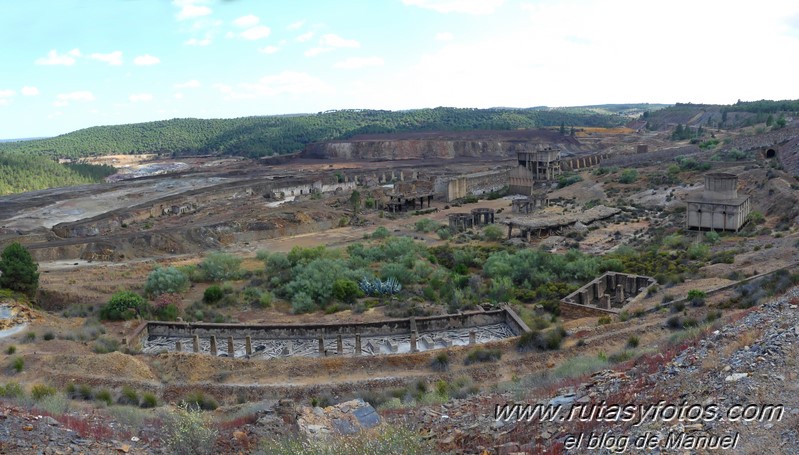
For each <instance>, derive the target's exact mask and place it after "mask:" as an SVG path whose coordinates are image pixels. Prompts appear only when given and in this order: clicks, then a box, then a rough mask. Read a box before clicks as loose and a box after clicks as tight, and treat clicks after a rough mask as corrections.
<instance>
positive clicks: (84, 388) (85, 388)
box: [77, 384, 94, 400]
mask: <svg viewBox="0 0 799 455" xmlns="http://www.w3.org/2000/svg"><path fill="white" fill-rule="evenodd" d="M77 395H78V398H81V399H83V400H91V399H92V397H93V396H94V392H93V391H92V388H91V386H89V385H86V384H81V385H79V386H78V390H77Z"/></svg>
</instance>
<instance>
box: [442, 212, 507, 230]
mask: <svg viewBox="0 0 799 455" xmlns="http://www.w3.org/2000/svg"><path fill="white" fill-rule="evenodd" d="M494 214H495V211H494V209H490V208H485V207H480V208H476V209H472V212H471V213H451V214H449V215H447V219H448V220H449V229H450V230H451V231H452V232H463V231H465V230H467V229H471V228H472V227H475V226H485V225H487V224H494Z"/></svg>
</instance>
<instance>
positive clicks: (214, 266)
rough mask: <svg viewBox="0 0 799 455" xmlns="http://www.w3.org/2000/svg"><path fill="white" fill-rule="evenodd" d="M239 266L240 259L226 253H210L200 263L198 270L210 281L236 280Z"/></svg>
mask: <svg viewBox="0 0 799 455" xmlns="http://www.w3.org/2000/svg"><path fill="white" fill-rule="evenodd" d="M240 266H241V258H238V257H236V256H233V255H232V254H228V253H211V254H209V255H208V256H206V258H205V259H204V260H203V262H202V263H200V269H202V270H203V272H205V277H206V279H208V280H210V281H224V280H231V279H236V278H238V276H239V267H240Z"/></svg>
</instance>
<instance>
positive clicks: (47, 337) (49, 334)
mask: <svg viewBox="0 0 799 455" xmlns="http://www.w3.org/2000/svg"><path fill="white" fill-rule="evenodd" d="M42 338H44V340H45V341H50V340H53V339H55V334H54V333H53V332H51V331H47V332H45V333H44V336H43V337H42Z"/></svg>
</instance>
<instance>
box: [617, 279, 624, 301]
mask: <svg viewBox="0 0 799 455" xmlns="http://www.w3.org/2000/svg"><path fill="white" fill-rule="evenodd" d="M616 302H618V303H619V305H621V304H623V303H624V286H622V285H620V284H619V285H617V286H616Z"/></svg>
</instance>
